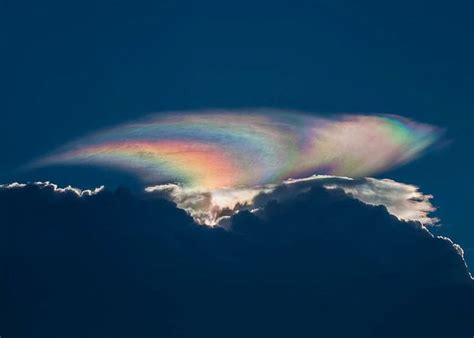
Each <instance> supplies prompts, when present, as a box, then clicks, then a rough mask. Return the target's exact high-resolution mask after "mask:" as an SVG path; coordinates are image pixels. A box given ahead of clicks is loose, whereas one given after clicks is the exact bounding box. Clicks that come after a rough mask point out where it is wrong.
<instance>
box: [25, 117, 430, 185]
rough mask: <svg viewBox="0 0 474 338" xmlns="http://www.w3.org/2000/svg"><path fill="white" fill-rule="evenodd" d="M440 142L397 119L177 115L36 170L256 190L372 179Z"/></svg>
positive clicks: (77, 146)
mask: <svg viewBox="0 0 474 338" xmlns="http://www.w3.org/2000/svg"><path fill="white" fill-rule="evenodd" d="M438 136H439V130H438V129H436V128H435V127H433V126H429V125H425V124H420V123H416V122H414V121H411V120H408V119H406V118H402V117H399V116H394V115H337V116H333V117H322V116H314V115H307V114H303V113H298V112H283V111H270V110H258V111H212V112H183V113H179V112H178V113H176V112H175V113H173V114H160V115H157V116H154V117H151V118H148V119H145V120H141V121H138V122H134V123H128V124H124V125H120V126H118V127H115V128H112V129H108V130H105V131H102V132H99V133H97V134H94V135H91V136H89V137H85V138H83V139H80V140H78V141H76V142H74V143H72V144H70V145H67V146H65V147H64V148H63V149H61V150H59V151H58V152H56V153H54V154H52V155H49V156H47V157H45V158H42V159H40V160H39V161H37V162H36V163H35V164H34V165H35V166H45V165H54V164H90V165H99V166H110V167H113V168H119V169H123V170H127V171H130V172H132V173H135V174H136V175H138V176H139V177H140V178H142V179H143V180H145V181H146V182H153V183H160V182H161V183H169V182H179V183H180V184H181V185H183V186H184V187H186V188H192V189H197V190H204V191H208V190H216V189H222V188H254V187H255V186H261V185H266V184H279V183H281V182H282V181H283V180H285V179H288V178H301V177H305V176H308V175H313V174H328V175H336V176H350V177H362V176H368V175H372V174H375V173H378V172H381V171H383V170H386V169H388V168H392V167H394V166H398V165H401V164H404V163H406V162H408V161H411V160H413V159H415V158H416V157H418V156H419V155H420V154H421V153H422V152H423V151H424V150H426V149H427V148H428V147H429V146H430V145H431V144H433V142H435V141H436V140H437V138H438Z"/></svg>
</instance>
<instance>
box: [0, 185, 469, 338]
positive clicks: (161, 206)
mask: <svg viewBox="0 0 474 338" xmlns="http://www.w3.org/2000/svg"><path fill="white" fill-rule="evenodd" d="M328 180H333V181H337V182H339V181H340V180H344V179H340V178H337V179H335V178H326V179H325V182H326V184H328V182H330V181H328ZM316 181H317V180H311V182H313V183H314V182H316ZM369 182H370V181H369ZM332 183H334V182H332ZM339 183H340V182H339ZM341 184H342V183H341ZM367 184H368V185H369V186H370V184H373V182H371V183H370V184H369V183H367ZM377 184H378V183H376V185H377ZM390 184H391V183H390ZM168 188H170V189H174V188H175V187H174V186H168ZM379 188H380V187H377V189H379ZM374 189H376V188H374ZM404 189H405V188H403V189H402V190H404ZM162 190H166V189H165V188H162ZM359 190H360V189H359ZM359 190H357V191H359ZM379 190H380V189H379ZM75 191H76V190H75V189H60V188H58V187H55V186H54V185H52V184H46V185H44V184H43V185H41V184H31V185H21V184H16V185H14V186H11V185H4V186H2V187H1V188H0V214H1V215H2V222H0V248H1V250H2V255H1V256H0V271H1V274H2V275H1V276H2V278H0V291H1V295H2V303H1V306H0V310H1V313H0V327H1V328H2V331H3V332H2V335H5V336H7V337H8V336H11V337H14V336H27V337H32V338H35V337H65V336H78V337H100V338H103V337H111V336H120V337H145V336H146V337H190V338H192V337H209V338H212V337H229V338H233V337H236V338H237V337H242V336H248V335H249V333H251V335H254V336H258V337H273V338H274V337H277V338H278V337H309V336H320V337H364V338H370V337H373V338H375V337H377V338H380V337H393V338H395V337H407V336H411V337H446V338H447V337H449V338H458V337H459V338H461V337H468V336H469V335H472V332H473V322H472V318H473V316H474V308H473V304H474V284H473V280H472V279H471V277H470V275H469V273H468V271H467V269H466V267H465V263H464V261H463V259H462V256H461V253H462V252H461V251H460V248H459V247H458V246H456V245H454V244H453V243H452V242H451V241H450V240H448V239H445V238H440V237H435V236H433V235H431V234H430V232H429V231H428V230H427V229H426V228H424V227H422V226H420V224H419V223H416V222H407V221H402V220H400V219H398V218H396V217H394V216H392V215H390V214H389V213H388V212H387V210H386V208H384V207H381V206H372V205H368V204H365V203H363V202H361V201H359V200H357V199H354V198H353V197H351V196H350V195H348V194H346V193H345V192H344V191H343V190H342V189H326V188H324V187H322V186H321V185H318V184H314V185H312V186H309V187H308V186H307V185H306V186H305V189H300V188H299V185H298V184H297V183H294V184H287V185H285V186H279V187H276V188H275V189H274V190H273V192H272V193H269V194H260V195H259V196H258V197H255V198H254V200H255V203H259V204H258V205H259V210H258V212H254V213H252V212H250V211H248V210H244V209H241V211H240V212H238V213H236V214H232V215H230V216H229V217H228V225H229V227H228V229H227V230H224V229H222V228H221V227H214V228H213V227H207V226H200V225H198V224H196V223H195V222H194V221H193V219H192V218H191V217H190V216H188V214H187V213H186V212H184V211H183V210H181V209H179V208H177V207H176V205H175V204H174V203H172V202H170V201H167V200H165V199H162V198H161V196H159V193H156V194H150V193H146V194H145V193H144V194H138V195H136V194H132V193H130V192H129V191H127V190H125V189H119V190H117V191H109V190H107V189H104V190H102V191H100V192H96V193H94V194H77V193H75ZM363 192H364V193H363V194H362V195H366V191H365V190H364V191H363ZM285 194H287V195H289V194H293V195H292V198H274V197H275V196H280V197H282V196H284V195H285ZM204 197H205V196H204ZM269 197H273V198H269ZM188 202H189V203H201V202H202V201H199V200H190V201H188ZM188 202H186V203H188ZM202 203H204V204H205V203H207V202H206V201H205V198H204V202H202ZM71 332H72V333H71Z"/></svg>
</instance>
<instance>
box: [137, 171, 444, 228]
mask: <svg viewBox="0 0 474 338" xmlns="http://www.w3.org/2000/svg"><path fill="white" fill-rule="evenodd" d="M314 186H321V187H325V188H328V189H342V190H344V192H346V193H348V194H350V195H352V196H353V197H354V198H356V199H358V200H360V201H362V202H364V203H366V204H370V205H383V206H384V207H386V208H387V210H388V211H389V212H390V213H391V214H392V215H394V216H396V217H398V218H399V219H403V220H407V221H417V222H420V223H421V224H423V225H426V226H427V225H435V224H437V223H438V222H439V220H438V219H437V218H436V217H432V216H431V213H432V212H434V211H435V210H436V208H435V207H434V206H433V205H432V203H431V199H432V198H433V196H431V195H426V194H423V193H422V192H420V191H419V188H418V187H417V186H415V185H411V184H405V183H399V182H396V181H393V180H389V179H375V178H358V179H353V178H348V177H338V176H328V175H314V176H310V177H306V178H301V179H288V180H285V181H283V183H282V184H280V185H265V186H260V187H254V188H253V189H243V188H241V189H238V188H237V189H219V190H209V191H203V190H196V189H187V188H185V187H183V186H180V185H178V184H165V185H156V186H150V187H147V188H146V189H145V191H146V192H149V193H160V196H162V197H164V198H168V199H170V200H172V201H174V202H175V203H176V204H177V205H178V207H180V208H182V209H184V210H186V211H187V212H188V213H189V214H190V215H191V216H192V217H193V218H194V219H195V220H196V221H197V222H198V223H200V224H207V225H211V226H215V225H218V224H220V223H221V224H222V221H224V222H226V220H227V219H228V217H227V216H229V215H231V214H233V213H234V212H237V211H239V210H243V209H247V210H254V211H256V210H258V209H259V208H260V207H262V206H263V205H264V204H265V203H267V202H268V201H270V200H278V201H279V200H284V199H289V198H293V197H294V196H296V195H298V194H300V193H302V192H305V191H308V190H309V189H311V188H312V187H314ZM223 216H224V219H221V217H223Z"/></svg>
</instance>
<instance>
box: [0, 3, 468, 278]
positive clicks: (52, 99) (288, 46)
mask: <svg viewBox="0 0 474 338" xmlns="http://www.w3.org/2000/svg"><path fill="white" fill-rule="evenodd" d="M473 13H474V2H472V1H469V0H466V1H449V2H446V1H433V0H431V1H428V0H427V1H413V0H412V1H392V2H387V1H352V0H346V1H342V0H327V1H307V2H296V1H286V2H282V1H252V2H245V1H235V2H227V1H216V2H208V1H193V2H191V1H190V2H181V1H133V2H131V1H130V2H121V1H110V2H108V1H93V2H87V1H81V2H76V3H74V4H72V3H71V2H69V1H21V0H15V1H13V0H0V27H1V30H0V33H1V36H0V38H1V46H2V51H1V53H0V60H1V63H0V64H1V66H0V67H1V69H0V74H1V77H0V89H1V91H0V93H1V96H0V98H1V100H0V112H1V118H0V126H1V133H0V153H1V162H0V181H1V182H8V181H12V180H19V179H43V180H44V179H50V180H52V181H55V182H59V183H61V184H73V185H87V186H91V185H95V184H98V183H101V182H104V183H109V184H114V183H115V184H128V183H130V182H129V179H128V178H126V177H120V178H118V179H116V181H113V179H111V177H112V176H106V177H104V176H100V175H97V173H101V172H100V171H96V172H94V173H90V172H89V171H87V173H83V174H82V176H80V177H78V175H75V176H74V177H75V180H74V181H71V177H72V175H70V174H69V172H68V171H48V172H40V173H38V172H37V173H24V172H20V171H18V168H19V167H20V166H22V165H24V164H25V163H27V162H28V161H30V160H32V159H34V158H36V157H38V156H40V155H42V154H44V153H45V152H48V151H51V150H53V149H55V148H56V147H58V146H60V145H62V144H64V143H65V142H67V141H69V140H71V139H74V138H76V137H78V136H81V135H83V134H84V133H88V132H91V131H93V130H95V129H97V128H101V127H105V126H109V125H111V124H115V123H118V122H122V121H124V120H129V119H134V118H138V117H140V116H143V115H144V114H146V113H150V112H155V111H162V110H178V109H197V108H212V107H229V108H237V107H254V106H257V107H258V106H269V107H276V108H292V109H300V110H304V111H313V112H327V113H333V112H389V113H396V114H401V115H405V116H408V117H410V118H413V119H416V120H419V121H422V122H427V123H432V124H435V125H437V126H440V127H443V128H445V129H446V131H447V132H446V139H447V140H448V141H449V142H448V143H449V144H447V145H446V146H444V147H442V148H441V149H438V150H435V151H434V152H432V153H430V154H428V155H427V156H425V157H423V158H421V159H419V160H417V161H415V162H413V163H411V164H409V165H407V166H405V167H403V168H400V169H396V170H394V171H391V172H387V173H383V174H382V175H379V176H380V177H389V178H393V179H396V180H400V181H402V182H406V183H412V184H416V185H419V186H420V187H421V189H422V191H423V192H425V193H430V194H433V195H434V197H435V198H434V203H435V204H436V205H437V206H438V207H439V212H438V216H439V217H441V219H442V221H443V228H442V229H441V230H440V233H443V234H446V235H448V236H450V237H452V238H453V239H454V240H455V241H456V242H458V243H460V244H462V246H463V247H464V249H465V250H466V254H467V258H468V261H469V262H470V265H471V271H472V266H473V265H474V231H473V221H474V217H473V207H474V202H473V197H472V196H473V193H474V191H473V190H474V189H473V187H474V185H473V184H472V182H471V181H470V176H471V175H472V172H473V171H474V170H473V169H474V159H473V158H474V156H473V148H474V137H473V125H474V102H473V100H474V99H473V97H474V63H473V60H474V49H473V41H474V39H473V38H474V24H473V22H474V20H473V19H474V18H473V16H474V14H473ZM102 173H103V172H102Z"/></svg>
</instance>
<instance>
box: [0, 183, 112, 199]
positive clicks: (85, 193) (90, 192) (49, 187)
mask: <svg viewBox="0 0 474 338" xmlns="http://www.w3.org/2000/svg"><path fill="white" fill-rule="evenodd" d="M30 185H32V186H36V187H38V188H40V189H46V190H52V191H53V192H57V193H65V194H71V193H72V194H75V195H77V196H78V197H82V196H92V195H96V194H98V193H100V192H101V191H103V190H104V188H105V187H104V186H103V185H102V186H100V187H97V188H94V189H92V190H91V189H84V190H82V189H79V188H74V187H72V186H70V185H68V186H67V187H65V188H60V187H58V185H57V184H54V183H51V182H49V181H46V182H40V181H38V182H34V183H30ZM27 186H28V184H25V183H18V182H14V183H9V184H0V189H19V188H25V187H27Z"/></svg>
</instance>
